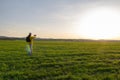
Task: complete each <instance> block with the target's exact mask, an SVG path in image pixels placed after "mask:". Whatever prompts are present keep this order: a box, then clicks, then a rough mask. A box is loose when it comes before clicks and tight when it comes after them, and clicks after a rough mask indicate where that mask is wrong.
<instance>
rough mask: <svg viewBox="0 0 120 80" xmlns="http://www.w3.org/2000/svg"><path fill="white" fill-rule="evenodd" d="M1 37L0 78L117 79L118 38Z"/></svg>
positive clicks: (119, 77)
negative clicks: (29, 52) (28, 50)
mask: <svg viewBox="0 0 120 80" xmlns="http://www.w3.org/2000/svg"><path fill="white" fill-rule="evenodd" d="M34 43H35V44H34V47H33V48H34V52H33V54H32V56H28V55H27V53H26V50H25V46H26V42H25V41H22V40H13V41H10V40H4V41H3V40H0V80H120V42H77V41H35V42H34Z"/></svg>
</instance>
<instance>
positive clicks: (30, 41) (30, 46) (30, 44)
mask: <svg viewBox="0 0 120 80" xmlns="http://www.w3.org/2000/svg"><path fill="white" fill-rule="evenodd" d="M35 38H36V35H33V36H32V33H29V35H28V36H27V37H26V42H27V43H28V45H27V52H28V54H29V55H32V52H33V50H32V49H33V48H32V47H33V40H34V39H35Z"/></svg>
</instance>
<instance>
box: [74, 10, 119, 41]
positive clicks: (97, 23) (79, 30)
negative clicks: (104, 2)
mask: <svg viewBox="0 0 120 80" xmlns="http://www.w3.org/2000/svg"><path fill="white" fill-rule="evenodd" d="M75 32H76V34H79V35H81V36H83V37H85V38H91V39H112V38H115V37H118V36H120V12H119V11H118V10H117V9H113V8H96V9H92V10H89V11H87V12H86V13H84V14H83V15H82V17H80V19H79V20H77V23H76V28H75Z"/></svg>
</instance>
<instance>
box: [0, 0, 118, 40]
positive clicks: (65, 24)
mask: <svg viewBox="0 0 120 80" xmlns="http://www.w3.org/2000/svg"><path fill="white" fill-rule="evenodd" d="M99 7H100V8H101V7H102V8H101V10H103V9H105V8H109V9H110V11H111V10H112V11H114V10H116V12H118V13H117V15H119V11H120V1H119V0H0V36H12V37H25V36H27V35H28V33H29V32H32V33H33V34H36V35H37V37H39V38H65V39H81V38H82V39H83V38H94V37H87V36H86V34H85V35H84V33H82V31H84V30H82V29H83V28H82V27H84V26H81V24H83V23H85V24H88V23H89V22H90V21H87V23H86V21H85V20H84V19H87V20H89V19H88V18H85V17H86V16H89V15H88V14H89V13H90V14H91V15H92V12H91V11H92V10H93V12H94V10H99V9H100V8H99ZM105 11H106V9H105V10H104V12H105ZM98 12H99V11H98ZM96 13H97V12H96ZM108 14H109V13H108ZM115 14H116V13H115ZM91 15H90V16H91ZM93 15H94V14H93ZM95 15H96V14H95ZM98 15H99V14H97V16H98ZM106 15H107V14H106ZM111 15H112V14H111ZM93 17H94V16H93ZM93 17H91V18H93ZM108 17H109V16H108ZM113 17H114V16H113ZM97 19H98V18H97ZM115 19H116V18H115ZM91 20H92V19H91ZM106 20H107V19H106ZM118 20H119V19H118ZM83 21H84V22H83ZM101 21H102V20H101ZM93 22H94V20H93ZM112 22H113V21H111V23H112ZM117 22H118V23H117V24H118V25H119V21H117ZM96 23H97V22H96ZM108 23H109V22H108ZM90 24H91V23H90ZM97 24H100V23H97ZM115 24H116V23H115ZM110 25H111V24H110ZM113 26H115V25H114V24H113ZM89 27H90V26H89ZM86 29H87V28H86ZM94 29H95V28H94ZM111 29H113V28H111ZM88 30H89V28H88ZM117 30H118V27H117ZM118 32H119V31H118ZM88 34H89V33H88ZM119 34H120V33H118V34H117V35H119ZM101 35H104V34H101ZM108 35H111V34H108ZM116 39H120V36H116Z"/></svg>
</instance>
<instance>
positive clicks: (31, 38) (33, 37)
mask: <svg viewBox="0 0 120 80" xmlns="http://www.w3.org/2000/svg"><path fill="white" fill-rule="evenodd" d="M35 38H36V36H31V37H30V40H31V42H28V43H29V44H33V39H35Z"/></svg>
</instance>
